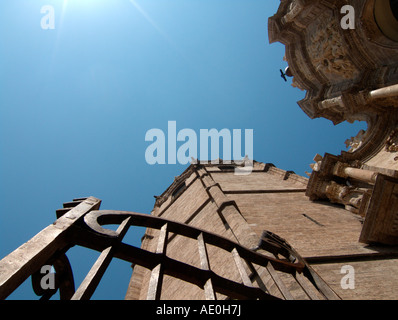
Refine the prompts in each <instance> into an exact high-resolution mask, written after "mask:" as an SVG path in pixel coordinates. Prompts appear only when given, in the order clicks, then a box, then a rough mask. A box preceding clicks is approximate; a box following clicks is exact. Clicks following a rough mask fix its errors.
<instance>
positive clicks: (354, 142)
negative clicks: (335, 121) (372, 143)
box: [345, 130, 366, 153]
mask: <svg viewBox="0 0 398 320" xmlns="http://www.w3.org/2000/svg"><path fill="white" fill-rule="evenodd" d="M365 134H366V131H365V130H360V131H359V132H358V134H357V135H356V136H355V137H351V138H350V139H347V140H346V141H345V145H346V147H347V149H349V150H348V152H350V153H352V152H355V151H356V150H358V149H359V148H360V147H361V146H362V143H363V141H364V138H365Z"/></svg>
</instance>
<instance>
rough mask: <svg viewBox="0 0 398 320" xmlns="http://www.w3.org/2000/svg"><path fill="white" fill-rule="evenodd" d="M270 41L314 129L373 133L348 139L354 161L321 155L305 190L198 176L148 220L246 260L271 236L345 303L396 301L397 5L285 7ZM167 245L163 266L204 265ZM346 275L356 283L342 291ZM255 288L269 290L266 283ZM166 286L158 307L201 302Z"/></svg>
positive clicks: (138, 286) (167, 195)
mask: <svg viewBox="0 0 398 320" xmlns="http://www.w3.org/2000/svg"><path fill="white" fill-rule="evenodd" d="M269 39H270V42H271V43H273V42H277V41H278V42H281V43H283V44H284V45H285V47H286V54H285V57H284V59H285V60H286V62H287V63H288V65H289V67H288V68H287V69H286V71H285V73H286V75H287V76H289V77H292V85H293V86H294V87H297V88H299V89H300V90H303V91H305V92H306V96H305V98H304V99H303V100H302V101H299V102H298V104H299V106H300V107H301V109H302V110H303V111H304V112H305V113H306V114H307V115H308V116H309V117H310V118H317V117H324V118H326V119H329V120H331V121H332V122H333V123H334V124H338V123H341V122H343V121H348V122H350V123H351V122H354V121H356V120H359V121H366V122H367V124H368V129H367V130H366V131H361V132H359V133H358V135H357V136H356V137H353V138H350V139H347V141H346V145H347V148H349V150H348V151H343V152H342V153H341V154H340V155H331V154H325V155H323V156H321V155H316V156H315V158H314V162H315V163H313V164H312V165H311V167H312V169H313V171H312V174H311V176H310V178H309V179H308V180H307V179H306V178H303V177H300V176H297V175H296V174H294V173H293V172H289V171H283V170H280V169H278V168H276V167H275V166H273V165H271V164H263V163H258V162H254V170H253V172H252V173H251V174H250V175H243V176H239V175H235V174H234V171H233V170H232V169H233V167H231V165H229V164H225V165H224V164H221V165H191V166H190V167H189V168H188V169H187V171H185V172H184V173H183V174H182V175H181V176H180V177H178V178H176V180H175V181H174V183H173V184H172V185H171V186H170V187H169V188H168V189H167V190H166V191H165V192H164V193H163V194H162V195H161V196H160V197H158V198H157V201H156V204H155V208H154V210H153V212H152V215H155V216H163V217H167V218H168V219H173V220H177V221H180V222H183V223H186V224H189V225H194V226H196V227H199V228H203V229H206V230H210V231H212V232H215V233H217V234H220V235H223V236H225V237H228V238H230V239H233V240H234V241H236V242H238V243H240V244H242V245H243V246H245V247H247V248H256V243H258V242H259V241H260V242H261V238H262V235H263V234H264V231H265V232H271V233H272V234H275V235H277V236H278V237H281V238H283V239H285V240H286V241H287V243H289V245H290V246H291V247H292V248H294V250H296V251H297V252H298V254H299V255H300V256H301V257H303V259H304V260H305V261H306V263H308V266H309V267H310V268H311V269H312V270H314V271H316V274H317V275H319V276H320V278H321V279H322V280H324V281H325V283H326V284H327V285H329V286H330V287H331V289H332V290H333V291H334V292H335V293H336V294H337V296H338V297H340V298H343V299H395V298H396V296H397V290H396V289H395V288H396V287H397V284H398V272H397V271H398V260H397V258H398V250H397V248H396V247H395V245H397V244H398V216H397V212H398V200H397V199H398V171H397V170H398V154H397V151H398V126H397V124H398V123H397V120H398V118H397V117H398V113H397V109H396V108H397V107H398V85H397V83H398V58H397V57H398V55H397V53H398V51H397V49H398V3H397V1H395V0H367V1H362V0H325V1H318V0H281V3H280V6H279V9H278V11H277V13H276V14H275V15H274V16H273V17H271V18H270V19H269ZM158 237H159V236H158V231H157V230H152V229H147V232H146V233H145V236H144V238H143V241H142V247H143V248H146V249H148V250H155V249H156V241H157V240H156V239H157V238H158ZM169 244H170V249H169V251H168V253H167V254H168V255H171V256H174V257H178V258H179V259H181V260H183V261H186V262H187V263H196V264H198V263H199V261H198V260H197V261H195V260H194V259H195V258H194V255H193V252H194V251H195V250H196V249H195V247H194V244H193V243H190V242H189V241H184V240H182V239H180V238H178V237H174V238H171V239H169ZM257 248H258V246H257ZM209 258H210V260H211V261H212V264H213V266H214V268H215V270H216V271H215V272H219V273H220V274H222V275H224V276H229V277H231V278H232V279H234V280H236V281H239V277H238V271H237V270H235V269H234V268H233V267H232V266H233V265H234V264H233V263H232V262H231V261H229V260H228V258H227V257H225V256H223V255H220V254H218V253H217V252H215V251H214V252H212V254H209ZM350 270H351V271H352V274H351V275H353V278H352V279H351V280H353V282H352V283H348V282H347V283H346V282H345V281H346V278H345V277H344V276H345V274H346V273H348V274H349V272H350ZM354 274H355V276H354ZM259 277H260V278H262V280H263V283H265V284H267V283H268V282H267V281H269V278H267V276H266V275H264V274H261V273H259ZM149 278H150V272H149V271H148V270H146V269H144V268H142V267H139V266H137V267H136V268H135V269H134V272H133V276H132V279H131V285H130V289H129V290H128V293H127V296H126V298H128V299H143V298H145V292H146V291H147V287H148V283H149ZM251 280H252V284H253V285H255V281H254V280H255V279H254V278H251ZM280 280H287V279H286V277H285V276H284V275H281V277H280ZM164 281H165V283H167V286H163V288H162V292H161V295H160V298H162V299H184V298H185V299H200V298H203V295H201V294H202V293H200V292H199V291H198V290H197V288H195V287H194V286H192V285H189V284H187V283H183V282H181V281H180V282H179V281H177V280H175V279H172V278H167V277H166V278H165V279H164ZM265 287H267V286H265ZM271 287H272V286H271ZM267 288H268V290H269V292H271V293H272V294H274V292H273V291H272V288H270V287H267ZM286 288H287V289H288V291H289V292H290V294H291V296H290V298H299V299H301V298H305V296H303V295H301V294H300V292H299V290H298V289H297V286H296V284H295V283H292V282H289V281H287V284H286ZM275 295H276V296H277V294H275ZM218 298H225V297H222V296H219V297H218ZM285 298H286V296H285Z"/></svg>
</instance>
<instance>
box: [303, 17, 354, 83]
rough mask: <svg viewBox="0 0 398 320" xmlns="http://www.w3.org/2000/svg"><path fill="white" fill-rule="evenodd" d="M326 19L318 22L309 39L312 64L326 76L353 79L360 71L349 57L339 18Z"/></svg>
mask: <svg viewBox="0 0 398 320" xmlns="http://www.w3.org/2000/svg"><path fill="white" fill-rule="evenodd" d="M323 19H325V17H323ZM326 19H327V20H326V21H321V22H319V23H318V25H317V26H316V28H317V29H316V30H315V32H313V33H312V35H311V36H310V37H309V39H308V43H307V48H308V54H309V56H310V57H311V61H312V64H313V65H314V67H315V69H316V70H317V71H320V72H322V73H323V74H324V75H325V76H326V77H328V76H330V75H335V76H338V77H339V78H344V79H353V78H355V77H356V76H357V75H358V73H359V72H358V70H357V68H356V67H355V65H354V64H353V63H352V61H351V60H350V59H349V58H348V54H347V51H346V49H345V47H344V39H343V38H342V36H341V35H340V33H339V29H340V25H339V23H338V20H337V19H336V18H335V17H333V16H331V17H327V18H326ZM319 21H320V20H319Z"/></svg>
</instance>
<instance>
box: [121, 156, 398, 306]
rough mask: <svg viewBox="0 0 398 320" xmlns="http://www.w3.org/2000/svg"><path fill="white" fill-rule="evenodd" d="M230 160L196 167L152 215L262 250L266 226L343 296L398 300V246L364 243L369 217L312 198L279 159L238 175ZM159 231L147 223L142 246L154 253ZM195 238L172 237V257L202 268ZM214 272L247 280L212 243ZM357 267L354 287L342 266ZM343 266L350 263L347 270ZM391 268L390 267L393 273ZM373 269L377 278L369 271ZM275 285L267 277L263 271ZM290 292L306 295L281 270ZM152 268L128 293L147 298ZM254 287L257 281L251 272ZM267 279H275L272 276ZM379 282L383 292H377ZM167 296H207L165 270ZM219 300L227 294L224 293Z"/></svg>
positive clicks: (139, 274) (141, 271) (140, 272)
mask: <svg viewBox="0 0 398 320" xmlns="http://www.w3.org/2000/svg"><path fill="white" fill-rule="evenodd" d="M233 169H234V166H233V165H231V164H222V163H221V164H218V165H214V164H213V165H212V164H204V165H201V164H196V165H191V166H190V167H189V168H188V169H187V170H186V171H185V172H184V173H183V174H182V175H181V176H179V177H177V178H176V179H175V181H174V182H173V183H172V184H171V186H170V187H169V188H168V189H167V190H166V191H165V192H164V193H163V194H162V195H161V196H159V197H157V200H156V204H155V207H154V209H153V211H152V215H154V216H158V217H163V218H167V219H170V220H175V221H179V222H183V223H185V224H188V225H192V226H194V227H197V228H201V229H204V230H207V231H210V232H214V233H216V234H219V235H221V236H224V237H227V238H229V239H231V240H233V241H235V242H238V243H240V244H242V245H243V246H245V247H247V248H255V247H256V246H257V245H258V243H259V241H260V239H261V237H262V234H263V232H264V231H269V232H272V233H273V234H276V235H277V236H279V237H281V238H283V239H285V240H286V241H287V242H288V243H289V245H291V246H292V248H293V249H294V250H296V251H297V252H298V253H299V255H300V256H301V257H302V258H304V259H305V261H306V262H307V263H308V264H309V266H310V267H311V268H312V269H313V270H315V272H316V273H317V274H318V275H319V276H320V277H321V278H322V279H323V280H324V281H325V282H326V283H327V284H328V285H329V286H330V287H331V289H332V290H333V291H334V292H335V293H337V295H338V296H339V297H340V298H343V299H355V298H358V299H363V298H364V299H373V298H374V299H377V298H387V299H388V298H391V299H393V298H395V297H396V293H397V292H396V289H394V288H396V285H397V284H398V273H397V271H398V261H397V260H396V259H397V258H398V255H397V254H398V251H397V250H396V249H395V248H393V247H391V248H390V247H384V246H372V247H369V246H368V245H366V244H363V243H360V242H359V241H358V240H359V236H360V233H361V229H362V223H363V219H362V218H361V217H360V216H359V215H358V214H355V213H353V212H351V211H347V210H345V208H344V206H341V205H338V204H331V203H330V202H329V201H323V200H317V201H310V200H309V199H308V197H307V196H306V192H307V184H308V179H307V178H303V177H301V176H298V175H296V174H295V173H294V172H291V171H284V170H281V169H278V168H276V167H275V166H274V165H272V164H264V163H259V162H254V167H253V172H252V173H251V174H248V175H236V174H235V171H234V170H233ZM158 238H159V231H158V230H154V229H147V230H146V233H145V235H144V237H143V240H142V248H144V249H146V250H150V251H155V250H156V247H157V243H158ZM197 251H198V249H197V244H196V241H193V240H190V239H186V238H185V237H180V236H175V237H173V236H169V237H168V249H167V253H166V254H167V255H168V256H170V257H172V258H174V259H177V260H179V261H182V262H184V263H186V264H187V265H197V266H198V267H199V266H200V261H199V258H198V257H197V254H196V253H197ZM208 255H209V263H210V265H211V266H212V268H213V271H214V272H216V273H217V274H220V275H222V276H224V277H228V278H231V279H233V280H234V281H238V282H239V281H240V277H239V272H238V270H237V268H236V267H235V263H234V261H233V260H232V258H231V257H230V256H228V255H226V254H224V253H222V252H219V251H217V250H216V248H212V247H209V246H208ZM346 265H350V266H352V267H353V268H354V270H355V279H356V282H355V283H356V288H357V289H355V290H345V289H343V288H342V286H341V280H342V278H343V276H344V275H342V274H341V270H344V268H343V267H344V266H346ZM342 268H343V269H342ZM386 270H388V273H387V274H386ZM370 275H371V276H370ZM260 276H261V277H262V280H263V283H265V287H267V290H268V291H269V292H271V293H272V294H273V295H275V296H278V295H277V293H275V290H274V291H273V289H275V288H273V287H272V285H269V283H270V280H269V279H268V278H267V275H264V274H262V275H261V274H260ZM279 276H280V279H281V281H282V282H285V285H286V288H287V289H288V291H289V292H290V294H291V295H292V296H291V298H295V299H306V298H308V297H307V296H306V295H305V294H303V293H302V292H301V291H300V290H299V288H297V285H296V284H295V283H292V282H291V281H290V280H289V279H287V276H286V275H285V274H283V273H279ZM150 277H151V270H149V269H145V268H143V267H141V266H136V267H135V268H134V271H133V275H132V278H131V283H130V288H129V290H128V292H127V295H126V298H127V299H146V298H147V292H148V286H149V283H150ZM250 279H251V280H252V285H253V286H257V285H258V284H256V281H255V279H253V278H252V277H250ZM267 281H268V282H267ZM375 283H377V284H378V285H377V288H378V289H377V290H373V289H372V288H373V287H374V284H375ZM159 298H160V299H176V300H178V299H204V298H205V296H204V293H203V291H202V290H201V289H200V288H199V287H197V286H195V285H193V284H190V283H188V282H184V281H181V280H178V279H175V278H173V277H169V276H164V279H163V285H162V291H161V294H160V296H159ZM217 298H218V299H225V298H226V297H225V296H223V295H217Z"/></svg>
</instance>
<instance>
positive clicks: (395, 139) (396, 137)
mask: <svg viewBox="0 0 398 320" xmlns="http://www.w3.org/2000/svg"><path fill="white" fill-rule="evenodd" d="M386 149H387V151H389V152H397V151H398V129H395V130H394V131H393V133H392V134H391V135H390V137H389V138H388V139H387V142H386Z"/></svg>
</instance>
